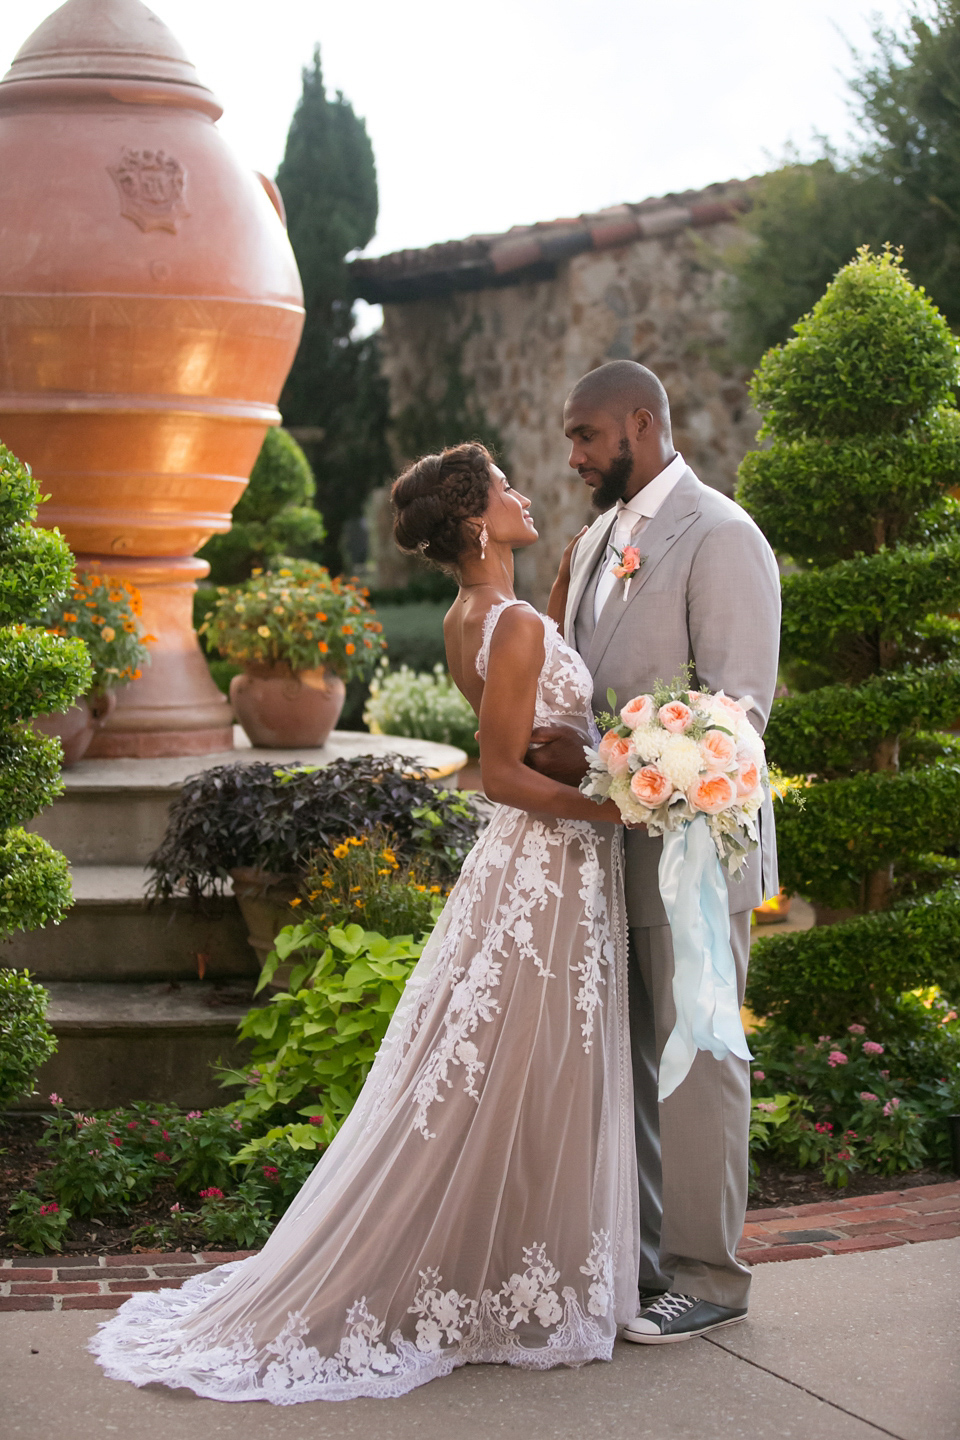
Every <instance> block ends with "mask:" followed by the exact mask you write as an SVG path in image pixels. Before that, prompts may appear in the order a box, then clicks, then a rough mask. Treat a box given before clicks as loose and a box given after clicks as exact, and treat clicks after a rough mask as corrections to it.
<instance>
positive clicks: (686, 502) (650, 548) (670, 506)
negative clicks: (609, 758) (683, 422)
mask: <svg viewBox="0 0 960 1440" xmlns="http://www.w3.org/2000/svg"><path fill="white" fill-rule="evenodd" d="M701 488H702V487H701V484H700V481H699V480H698V479H697V477H696V476H695V475H694V473H693V471H692V470H691V469H690V468H689V466H688V467H687V469H686V470H685V471H684V472H683V474H682V475H681V476H680V479H679V480H678V481H677V483H676V485H675V486H674V487H673V489H672V490H671V491H670V494H669V495H668V496H667V498H666V500H664V502H663V504H662V505H661V507H660V509H659V510H658V511H657V513H656V515H654V517H653V519H652V520H651V521H650V524H649V525H648V526H647V528H646V530H644V532H643V534H642V535H640V536H639V537H638V539H637V549H638V550H639V551H640V554H641V556H642V564H641V566H640V573H639V574H638V575H635V576H634V577H633V579H632V580H631V582H630V596H629V599H628V600H627V601H626V603H624V599H623V589H622V587H621V586H620V585H616V586H615V587H614V588H613V590H612V591H611V592H610V594H609V595H608V596H607V601H606V604H605V605H604V607H603V609H602V610H601V612H600V617H599V619H598V621H597V628H596V630H595V631H594V632H593V639H592V640H591V642H590V649H589V652H588V654H587V655H585V656H584V659H585V660H586V662H587V666H588V668H589V669H590V671H591V672H596V669H597V667H598V666H599V664H600V661H601V660H602V658H603V655H604V653H605V651H606V650H607V647H608V646H609V645H610V642H611V641H612V639H613V637H614V635H615V633H616V631H617V628H618V627H619V625H620V624H621V622H622V621H623V619H624V617H625V616H626V615H627V613H628V612H629V611H630V610H632V609H633V606H634V605H635V604H636V601H637V597H638V595H640V594H641V593H642V591H643V587H644V585H646V584H647V582H648V580H649V579H650V576H651V575H652V574H653V573H654V571H655V570H656V569H657V567H658V565H659V564H660V563H661V561H662V560H663V558H664V556H665V555H666V554H667V553H668V552H669V550H670V549H671V548H672V546H674V545H675V544H676V542H677V541H678V540H679V539H680V536H681V535H682V534H683V533H684V531H685V530H688V529H689V528H690V526H691V525H692V524H693V522H694V520H695V519H696V518H697V511H698V510H699V508H700V491H701Z"/></svg>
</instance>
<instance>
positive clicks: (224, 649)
mask: <svg viewBox="0 0 960 1440" xmlns="http://www.w3.org/2000/svg"><path fill="white" fill-rule="evenodd" d="M366 597H367V591H366V590H365V589H364V588H363V587H361V586H360V585H358V584H357V583H356V581H350V580H344V579H342V578H341V577H339V576H338V577H336V578H332V577H331V575H330V572H329V570H325V569H324V567H323V566H322V565H314V564H313V563H312V562H311V561H309V560H293V559H289V558H286V559H284V561H283V562H282V563H280V564H278V565H277V568H276V569H272V570H269V571H260V570H258V571H256V572H255V573H254V574H253V575H252V576H251V578H250V579H249V580H247V581H245V582H244V584H242V585H238V586H235V587H234V588H233V589H230V588H228V587H227V586H222V587H220V589H219V591H218V599H217V602H216V604H215V605H214V608H213V609H212V610H211V611H210V612H209V613H208V614H207V615H206V616H205V617H204V621H203V624H202V625H201V626H200V631H199V633H200V634H201V635H206V636H207V637H208V644H210V645H211V646H212V647H213V648H214V649H216V650H218V651H219V652H220V654H221V655H222V656H223V657H224V659H226V660H232V661H234V662H235V663H237V664H240V665H246V666H253V667H257V666H259V667H263V668H264V669H269V668H272V667H274V666H277V665H285V666H287V667H288V668H289V669H290V670H292V671H299V670H316V669H319V668H320V667H321V666H323V667H326V668H328V669H330V670H332V671H333V672H334V674H335V675H339V676H341V678H342V679H344V680H352V679H354V678H355V677H362V676H364V675H368V674H369V673H370V671H371V670H372V668H373V666H374V665H375V664H376V662H377V660H379V658H380V656H381V655H382V654H383V652H384V650H385V649H386V641H385V640H384V639H383V633H382V632H383V627H382V625H381V624H380V622H379V621H378V620H377V617H376V615H375V614H374V613H373V611H372V610H371V609H370V606H369V604H368V603H367V598H366Z"/></svg>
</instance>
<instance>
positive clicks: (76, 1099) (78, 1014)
mask: <svg viewBox="0 0 960 1440" xmlns="http://www.w3.org/2000/svg"><path fill="white" fill-rule="evenodd" d="M48 989H49V991H50V1007H49V1011H48V1017H49V1020H50V1024H51V1026H52V1028H53V1031H54V1033H55V1034H56V1037H57V1042H58V1047H59V1048H58V1050H57V1053H56V1055H54V1056H53V1057H52V1058H51V1059H50V1060H48V1061H47V1062H46V1064H45V1065H44V1066H43V1067H42V1068H41V1070H40V1074H39V1077H38V1079H37V1090H38V1094H37V1095H36V1096H34V1097H33V1098H32V1099H31V1100H29V1101H23V1102H21V1103H20V1104H19V1105H18V1107H17V1108H18V1109H26V1108H30V1109H48V1108H49V1101H48V1098H47V1097H48V1096H49V1095H50V1094H51V1092H55V1093H56V1094H57V1095H59V1096H60V1097H61V1098H62V1099H63V1100H64V1101H65V1102H66V1104H67V1105H68V1106H70V1107H71V1108H73V1109H80V1110H102V1109H109V1108H110V1107H112V1106H115V1105H130V1104H132V1103H133V1101H135V1100H152V1101H165V1102H167V1103H169V1104H176V1105H181V1106H183V1107H185V1108H187V1109H197V1110H203V1109H206V1108H208V1107H210V1106H212V1105H223V1104H225V1103H226V1102H227V1100H229V1099H231V1098H232V1097H234V1096H235V1095H236V1094H237V1093H238V1092H237V1091H235V1090H223V1089H222V1088H221V1087H220V1086H219V1084H218V1083H217V1077H216V1074H215V1073H214V1071H213V1069H212V1068H211V1067H212V1066H213V1065H214V1064H215V1063H218V1062H221V1063H223V1064H224V1065H228V1066H236V1065H240V1064H243V1063H244V1055H245V1051H246V1047H245V1046H241V1045H240V1044H239V1042H238V1041H237V1038H236V1027H237V1024H238V1022H239V1021H240V1020H241V1019H242V1018H243V1016H244V1015H245V1014H246V1013H247V1011H248V1010H249V1008H250V1006H251V1004H252V1003H253V984H252V983H250V984H246V985H233V986H216V985H211V984H206V983H201V982H199V981H196V980H194V981H190V982H188V983H185V984H180V985H178V984H172V985H171V984H157V985H114V984H99V983H92V982H74V981H68V982H64V981H57V982H54V983H53V984H51V985H49V986H48Z"/></svg>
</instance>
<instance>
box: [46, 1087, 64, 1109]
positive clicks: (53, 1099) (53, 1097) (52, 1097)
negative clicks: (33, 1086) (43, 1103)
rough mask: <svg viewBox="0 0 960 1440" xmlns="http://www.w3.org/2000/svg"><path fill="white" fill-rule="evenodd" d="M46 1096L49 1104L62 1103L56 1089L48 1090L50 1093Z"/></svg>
mask: <svg viewBox="0 0 960 1440" xmlns="http://www.w3.org/2000/svg"><path fill="white" fill-rule="evenodd" d="M47 1098H48V1100H49V1101H50V1104H51V1105H62V1104H63V1101H62V1100H61V1099H60V1096H59V1095H58V1094H57V1092H56V1090H52V1091H51V1092H50V1094H49V1095H48V1097H47Z"/></svg>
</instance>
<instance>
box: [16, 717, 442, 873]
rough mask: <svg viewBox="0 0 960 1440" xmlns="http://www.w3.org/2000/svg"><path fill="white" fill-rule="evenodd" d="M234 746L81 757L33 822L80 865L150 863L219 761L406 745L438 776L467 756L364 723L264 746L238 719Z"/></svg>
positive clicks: (294, 758)
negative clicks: (293, 745) (190, 795)
mask: <svg viewBox="0 0 960 1440" xmlns="http://www.w3.org/2000/svg"><path fill="white" fill-rule="evenodd" d="M234 747H235V748H234V749H233V750H228V751H224V753H223V754H220V755H199V756H198V755H184V756H170V757H163V758H160V759H153V760H132V759H119V760H81V761H80V763H79V764H78V765H74V766H73V767H72V768H71V769H70V770H65V771H64V772H63V780H64V787H65V788H64V793H63V794H62V795H61V796H60V797H59V799H57V800H56V801H54V803H53V805H51V806H50V808H49V809H47V810H45V811H44V812H43V813H42V814H41V815H39V816H38V817H37V818H36V819H35V820H33V821H32V822H31V824H30V826H29V828H30V829H32V830H35V831H36V832H37V833H38V834H40V835H43V836H44V838H45V839H47V840H49V841H50V843H51V844H52V845H55V846H56V847H57V849H58V850H62V851H63V853H64V854H65V855H66V857H67V859H68V860H70V861H71V862H72V863H73V864H75V865H145V864H146V863H147V861H148V860H149V859H150V856H151V855H152V854H153V852H154V851H155V850H156V848H157V846H158V845H159V844H160V841H161V840H162V839H163V834H164V831H165V829H166V826H167V816H168V814H169V810H170V805H171V803H172V802H173V801H174V800H175V799H176V797H177V795H178V794H179V793H180V790H181V788H182V786H183V783H184V781H185V780H186V779H187V778H188V776H191V775H196V774H198V773H199V772H200V771H203V770H211V769H213V768H214V766H216V765H230V764H236V763H239V764H247V765H248V764H252V763H254V762H255V761H267V762H268V763H271V764H275V765H291V764H295V763H298V762H299V763H302V764H305V765H330V764H332V763H333V761H335V760H340V759H346V758H348V757H351V756H354V755H387V754H391V753H396V752H397V751H399V752H400V753H402V754H404V755H411V756H413V757H414V758H415V759H416V760H417V761H418V762H419V763H420V764H422V765H423V767H424V769H425V770H426V771H427V772H428V773H429V774H430V775H431V777H432V778H435V779H443V778H445V777H449V778H450V779H451V780H454V779H455V778H456V775H457V773H458V772H459V771H460V769H461V768H462V767H463V765H464V764H465V763H466V758H467V757H466V755H465V754H464V753H463V751H462V750H458V749H457V748H456V747H455V746H453V745H439V744H434V743H433V742H432V741H429V740H407V739H404V738H401V737H399V736H396V735H368V734H367V733H366V731H359V730H358V731H354V730H335V731H334V732H333V734H332V735H331V736H330V739H329V740H328V741H327V743H326V745H324V746H322V747H321V748H320V749H319V750H265V749H264V750H260V749H254V748H253V747H252V746H251V745H250V742H249V740H247V738H246V736H245V735H244V733H243V731H242V730H241V729H240V727H239V726H236V727H235V730H234Z"/></svg>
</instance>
